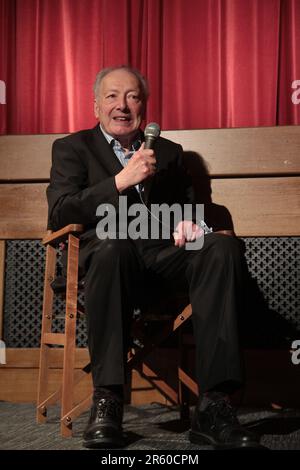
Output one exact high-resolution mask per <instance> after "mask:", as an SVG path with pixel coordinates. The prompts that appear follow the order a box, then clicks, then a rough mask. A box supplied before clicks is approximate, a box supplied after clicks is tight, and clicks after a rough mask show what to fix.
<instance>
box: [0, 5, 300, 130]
mask: <svg viewBox="0 0 300 470" xmlns="http://www.w3.org/2000/svg"><path fill="white" fill-rule="evenodd" d="M0 14H1V18H0V27H1V29H0V38H1V43H0V133H2V134H6V133H16V134H25V133H52V132H72V131H76V130H79V129H82V128H87V127H90V126H93V125H94V124H95V119H94V117H93V94H92V86H93V81H94V78H95V75H96V73H97V71H98V70H99V69H101V68H102V67H104V66H111V65H115V64H124V63H126V64H127V63H129V64H131V65H133V66H135V67H137V68H139V69H141V70H142V72H143V73H144V74H145V75H146V76H147V77H148V78H149V81H150V88H151V97H150V102H149V106H148V114H147V120H154V121H157V122H159V123H160V124H161V126H162V128H163V129H184V128H186V129H187V128H189V129H191V128H212V127H215V128H216V127H242V126H269V125H270V126H272V125H276V124H300V104H295V103H293V102H292V99H291V97H292V93H293V92H294V91H295V90H294V89H292V83H293V81H295V80H300V0H250V1H245V0H0ZM297 45H298V49H297Z"/></svg>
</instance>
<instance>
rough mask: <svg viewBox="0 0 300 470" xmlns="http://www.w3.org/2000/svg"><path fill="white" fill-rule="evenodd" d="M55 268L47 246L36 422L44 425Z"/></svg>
mask: <svg viewBox="0 0 300 470" xmlns="http://www.w3.org/2000/svg"><path fill="white" fill-rule="evenodd" d="M55 267H56V250H55V249H54V248H53V247H52V246H50V245H48V246H47V249H46V268H45V280H44V299H43V315H42V334H41V347H40V365H39V377H38V397H37V412H36V420H37V422H38V423H44V422H45V421H46V416H47V406H46V405H45V404H44V402H45V401H46V400H47V398H48V396H47V395H48V393H47V392H48V384H49V346H48V345H47V344H46V343H45V337H46V334H48V333H51V324H52V314H53V290H52V288H51V282H52V281H53V279H54V275H55Z"/></svg>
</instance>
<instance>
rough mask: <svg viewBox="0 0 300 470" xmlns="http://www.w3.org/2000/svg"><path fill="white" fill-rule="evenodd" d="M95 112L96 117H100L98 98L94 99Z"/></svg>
mask: <svg viewBox="0 0 300 470" xmlns="http://www.w3.org/2000/svg"><path fill="white" fill-rule="evenodd" d="M94 114H95V117H96V119H100V110H99V105H98V103H97V100H95V101H94Z"/></svg>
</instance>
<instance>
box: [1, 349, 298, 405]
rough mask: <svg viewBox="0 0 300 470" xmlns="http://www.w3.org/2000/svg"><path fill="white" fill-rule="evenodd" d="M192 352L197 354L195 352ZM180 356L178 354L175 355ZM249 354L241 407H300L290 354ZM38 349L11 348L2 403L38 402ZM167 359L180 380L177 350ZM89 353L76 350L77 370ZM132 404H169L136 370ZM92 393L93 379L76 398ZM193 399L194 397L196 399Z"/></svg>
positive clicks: (159, 354)
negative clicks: (177, 371) (175, 361)
mask: <svg viewBox="0 0 300 470" xmlns="http://www.w3.org/2000/svg"><path fill="white" fill-rule="evenodd" d="M191 353H193V351H192V349H191ZM175 355H176V353H175ZM244 355H245V365H246V376H247V379H246V389H245V390H244V393H243V396H240V395H238V396H237V397H236V400H237V404H239V405H240V404H241V400H242V404H243V405H255V406H266V405H270V407H271V405H272V404H275V405H277V406H279V407H291V406H294V407H299V406H300V395H299V387H300V374H299V366H295V365H293V364H292V362H291V355H290V353H289V351H284V350H278V351H274V350H247V351H245V353H244ZM38 357H39V350H38V349H8V350H7V364H6V365H5V366H3V365H2V366H0V383H1V387H0V400H5V401H10V402H32V403H35V402H36V395H37V378H38ZM161 358H163V360H164V362H165V370H164V371H163V373H164V375H163V377H169V378H171V377H172V379H173V380H172V381H173V382H174V381H175V380H176V367H174V350H173V349H167V348H163V349H162V348H161V349H157V350H156V353H155V357H154V359H155V361H156V363H157V364H158V363H159V360H160V359H161ZM86 359H87V351H86V350H85V349H82V348H80V349H79V350H77V351H76V367H80V366H82V365H84V364H85V363H86ZM61 361H62V351H56V352H55V353H54V354H53V355H52V358H51V367H52V370H51V374H50V387H51V390H53V391H54V390H55V388H56V387H57V386H58V385H59V383H60V379H61V373H62V370H61V363H62V362H61ZM131 390H132V393H131V403H132V404H133V405H142V404H145V403H152V402H159V403H164V404H168V402H167V400H166V399H165V397H163V396H162V395H161V394H160V393H159V392H158V391H157V390H155V389H154V388H153V387H152V386H151V385H150V384H149V383H148V382H147V381H146V380H145V379H144V378H142V377H141V376H140V375H139V374H138V373H137V372H136V371H133V377H132V389H131ZM90 391H91V381H90V376H89V377H88V378H87V380H85V381H83V383H82V384H81V385H80V386H79V387H78V392H77V393H78V394H77V396H76V399H80V398H83V397H84V396H86V395H88V394H89V393H90ZM192 398H193V397H192Z"/></svg>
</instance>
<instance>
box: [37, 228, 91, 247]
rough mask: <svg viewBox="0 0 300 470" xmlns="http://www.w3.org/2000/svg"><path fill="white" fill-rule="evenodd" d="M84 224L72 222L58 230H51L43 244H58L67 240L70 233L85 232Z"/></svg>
mask: <svg viewBox="0 0 300 470" xmlns="http://www.w3.org/2000/svg"><path fill="white" fill-rule="evenodd" d="M83 230H84V227H83V225H78V224H70V225H66V226H65V227H63V228H61V229H60V230H57V231H56V232H51V231H49V232H48V233H47V235H45V237H44V238H43V240H42V243H43V245H57V244H58V243H60V242H63V241H65V240H66V239H67V238H68V235H69V234H70V233H72V234H76V233H81V232H83Z"/></svg>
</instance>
